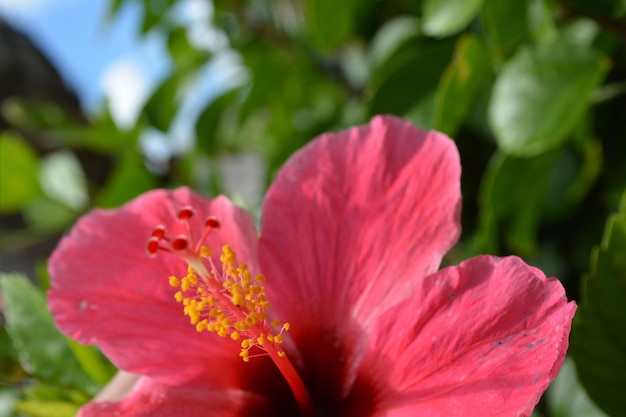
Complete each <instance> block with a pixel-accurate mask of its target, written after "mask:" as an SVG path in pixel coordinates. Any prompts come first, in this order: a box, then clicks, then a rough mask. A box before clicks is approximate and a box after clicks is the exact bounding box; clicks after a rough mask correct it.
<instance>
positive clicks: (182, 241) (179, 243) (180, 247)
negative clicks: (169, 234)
mask: <svg viewBox="0 0 626 417" xmlns="http://www.w3.org/2000/svg"><path fill="white" fill-rule="evenodd" d="M188 246H189V239H187V236H185V235H180V236H176V237H175V238H174V239H173V240H172V242H171V243H170V247H171V248H172V251H173V252H182V251H184V250H185V249H187V247H188Z"/></svg>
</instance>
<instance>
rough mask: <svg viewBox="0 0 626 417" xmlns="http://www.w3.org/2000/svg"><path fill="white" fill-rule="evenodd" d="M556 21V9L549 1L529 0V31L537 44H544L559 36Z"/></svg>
mask: <svg viewBox="0 0 626 417" xmlns="http://www.w3.org/2000/svg"><path fill="white" fill-rule="evenodd" d="M554 20H555V17H554V8H553V7H551V6H550V5H549V4H548V1H547V0H528V30H529V32H530V35H531V37H532V39H533V40H534V41H535V42H537V43H544V42H547V41H549V40H551V39H553V38H554V37H555V36H556V35H557V33H558V30H557V28H556V23H555V21H554Z"/></svg>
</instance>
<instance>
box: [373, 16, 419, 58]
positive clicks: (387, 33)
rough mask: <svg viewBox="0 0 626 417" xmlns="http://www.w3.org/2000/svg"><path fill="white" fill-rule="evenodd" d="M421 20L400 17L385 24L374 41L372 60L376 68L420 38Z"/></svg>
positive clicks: (411, 17)
mask: <svg viewBox="0 0 626 417" xmlns="http://www.w3.org/2000/svg"><path fill="white" fill-rule="evenodd" d="M419 35H420V32H419V20H418V19H417V18H416V17H413V16H399V17H396V18H394V19H391V20H389V21H388V22H385V24H384V25H382V26H381V27H380V28H379V29H378V31H377V32H376V35H375V36H374V38H373V39H372V42H371V44H370V59H371V61H372V65H373V66H374V67H378V66H380V65H381V64H382V63H384V62H385V61H387V60H388V59H389V58H390V57H391V56H392V55H393V54H394V53H395V52H396V51H397V50H398V48H399V47H400V46H401V45H403V44H405V43H406V42H407V41H409V40H411V39H417V38H419Z"/></svg>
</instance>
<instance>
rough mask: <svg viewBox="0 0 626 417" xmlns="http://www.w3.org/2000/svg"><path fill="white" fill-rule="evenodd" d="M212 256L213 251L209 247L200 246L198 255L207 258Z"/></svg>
mask: <svg viewBox="0 0 626 417" xmlns="http://www.w3.org/2000/svg"><path fill="white" fill-rule="evenodd" d="M211 256H213V251H212V250H211V249H209V248H207V247H206V246H202V247H201V248H200V257H201V258H209V257H211Z"/></svg>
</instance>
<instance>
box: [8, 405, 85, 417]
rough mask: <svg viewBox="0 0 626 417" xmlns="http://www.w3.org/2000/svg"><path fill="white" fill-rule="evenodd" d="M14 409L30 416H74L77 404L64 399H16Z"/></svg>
mask: <svg viewBox="0 0 626 417" xmlns="http://www.w3.org/2000/svg"><path fill="white" fill-rule="evenodd" d="M15 410H16V411H18V412H20V413H23V414H26V415H27V416H30V417H74V416H75V415H76V413H77V412H78V405H76V404H72V403H70V402H66V401H18V402H16V403H15Z"/></svg>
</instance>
